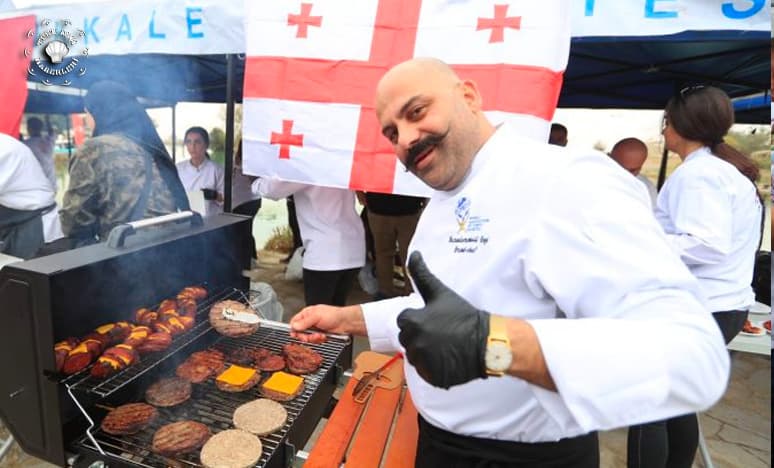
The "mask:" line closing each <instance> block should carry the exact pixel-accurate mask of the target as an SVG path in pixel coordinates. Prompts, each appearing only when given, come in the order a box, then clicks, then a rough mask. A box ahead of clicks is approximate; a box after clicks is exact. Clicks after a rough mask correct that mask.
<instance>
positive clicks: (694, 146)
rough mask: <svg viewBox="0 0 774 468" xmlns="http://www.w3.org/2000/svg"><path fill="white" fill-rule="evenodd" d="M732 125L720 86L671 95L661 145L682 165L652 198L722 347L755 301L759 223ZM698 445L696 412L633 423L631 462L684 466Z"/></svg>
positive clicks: (641, 466)
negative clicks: (728, 139)
mask: <svg viewBox="0 0 774 468" xmlns="http://www.w3.org/2000/svg"><path fill="white" fill-rule="evenodd" d="M733 123H734V108H733V105H732V104H731V100H730V99H729V98H728V96H727V95H726V94H725V93H724V92H723V91H722V90H720V89H718V88H713V87H709V86H695V87H690V88H686V89H684V90H683V91H681V92H680V93H679V94H678V95H677V96H675V97H673V98H672V99H670V100H669V102H668V103H667V106H666V110H665V111H664V127H663V130H662V132H663V134H664V144H665V145H666V147H667V149H668V150H670V151H672V152H675V153H677V154H678V155H679V156H680V159H681V160H682V164H680V166H678V167H677V169H675V171H674V172H673V173H672V175H671V176H670V177H669V178H668V179H667V181H666V183H665V184H664V186H663V187H662V188H661V192H660V193H659V196H658V201H657V203H656V218H657V219H658V221H659V223H661V225H662V226H663V228H664V231H666V234H667V240H668V241H669V244H670V246H671V247H672V249H673V250H674V251H675V252H676V253H677V254H679V255H680V258H681V259H682V260H683V262H685V264H686V265H687V266H688V269H689V270H690V271H691V273H693V275H694V276H695V277H696V278H697V279H698V280H699V286H700V287H701V292H702V295H703V296H704V298H705V299H706V303H707V307H708V309H709V310H710V311H711V312H712V315H713V317H714V318H715V320H716V321H717V324H718V326H719V328H720V330H721V332H722V333H723V338H724V340H725V342H726V344H727V343H729V342H730V341H731V340H732V339H733V338H734V337H735V336H736V335H737V334H738V333H739V332H740V331H741V330H742V327H743V326H744V322H745V320H747V311H748V310H749V308H750V306H752V304H753V303H754V302H755V294H754V292H753V290H752V287H751V285H750V283H751V281H752V277H753V266H754V263H755V252H756V251H757V250H758V248H759V245H760V240H761V233H762V228H763V226H762V224H761V223H762V219H763V211H762V210H763V208H762V206H763V205H762V203H761V199H760V196H759V195H758V190H757V188H756V186H755V181H756V180H758V177H759V174H758V167H757V166H756V165H755V163H754V162H753V161H752V160H751V159H750V158H749V157H747V156H746V155H744V154H742V153H740V152H739V151H738V150H736V149H735V148H733V147H732V146H730V145H729V144H727V143H725V142H724V141H723V137H724V136H725V135H726V133H727V132H728V130H729V129H730V128H731V125H732V124H733ZM696 385H701V383H700V382H696ZM698 444H699V426H698V420H697V419H696V415H695V414H693V413H691V414H687V415H684V416H680V417H676V418H672V419H669V420H666V421H659V422H654V423H651V424H646V425H642V426H637V427H632V428H631V429H630V430H629V437H628V451H627V459H628V466H629V468H650V467H659V468H660V467H670V468H681V467H685V468H689V467H690V466H691V464H692V463H693V459H694V457H695V455H696V448H697V447H698Z"/></svg>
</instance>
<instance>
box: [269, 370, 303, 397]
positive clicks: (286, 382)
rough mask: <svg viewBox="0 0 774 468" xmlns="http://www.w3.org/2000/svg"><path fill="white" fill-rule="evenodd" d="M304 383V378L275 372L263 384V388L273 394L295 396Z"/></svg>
mask: <svg viewBox="0 0 774 468" xmlns="http://www.w3.org/2000/svg"><path fill="white" fill-rule="evenodd" d="M303 383H304V378H303V377H299V376H297V375H293V374H288V373H286V372H275V373H274V374H272V376H271V377H269V379H268V380H266V382H264V383H263V388H265V389H266V390H271V391H273V392H279V393H285V394H287V395H293V394H294V393H296V391H298V387H300V386H301V384H303Z"/></svg>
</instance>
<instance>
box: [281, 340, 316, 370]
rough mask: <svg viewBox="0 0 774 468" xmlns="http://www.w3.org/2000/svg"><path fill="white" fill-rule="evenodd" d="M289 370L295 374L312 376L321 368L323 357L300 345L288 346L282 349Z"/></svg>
mask: <svg viewBox="0 0 774 468" xmlns="http://www.w3.org/2000/svg"><path fill="white" fill-rule="evenodd" d="M282 354H284V355H285V362H286V363H287V366H288V370H289V371H290V372H292V373H293V374H310V373H312V372H314V371H316V370H317V369H319V368H320V366H321V365H322V362H323V357H322V356H321V355H320V353H318V352H317V351H314V350H313V349H311V348H308V347H306V346H304V345H300V344H294V343H290V344H286V345H285V346H283V347H282Z"/></svg>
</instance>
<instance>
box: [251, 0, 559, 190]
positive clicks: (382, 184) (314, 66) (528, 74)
mask: <svg viewBox="0 0 774 468" xmlns="http://www.w3.org/2000/svg"><path fill="white" fill-rule="evenodd" d="M246 12H247V14H246V27H245V31H246V35H247V59H246V60H247V63H246V68H245V81H244V95H243V99H244V100H243V114H244V115H243V129H242V133H243V144H244V168H245V172H246V173H249V174H253V175H260V176H264V177H276V178H279V179H282V180H288V181H294V182H304V183H310V184H314V185H324V186H331V187H343V188H350V189H353V190H368V191H378V192H386V193H404V194H427V193H428V191H429V189H428V188H427V187H426V186H425V185H424V184H423V183H422V182H421V181H419V180H418V179H416V178H415V177H414V176H413V175H412V174H410V173H406V172H405V171H404V170H403V166H402V165H401V164H400V162H399V161H398V160H397V158H396V157H395V154H394V152H393V150H392V148H391V146H390V144H389V142H388V141H387V139H386V138H384V137H383V136H382V135H381V131H380V127H379V124H378V122H377V120H376V115H375V112H374V97H375V90H376V84H377V82H378V81H379V79H380V78H381V77H382V75H383V74H384V73H385V72H386V71H387V70H388V69H389V68H390V67H392V66H393V65H395V64H397V63H400V62H402V61H405V60H408V59H410V58H412V57H435V58H438V59H441V60H443V61H444V62H446V63H448V64H449V65H451V66H452V67H453V68H454V69H455V70H456V71H457V73H458V74H459V75H460V76H461V77H462V78H468V79H472V80H474V81H475V82H476V84H477V85H478V87H479V89H480V91H481V94H482V96H483V100H484V108H485V109H486V110H487V114H488V115H489V117H490V120H491V121H492V122H493V123H500V122H503V121H505V120H508V121H509V122H511V124H512V125H515V126H516V127H517V128H519V129H520V130H521V131H522V132H523V133H524V134H525V135H528V136H533V137H535V138H539V139H542V140H547V137H548V128H549V124H550V121H551V118H552V117H553V114H554V110H555V108H556V102H557V100H558V98H559V91H560V88H561V84H562V73H563V71H564V68H565V66H566V64H567V56H568V53H569V48H570V25H569V8H568V7H567V4H566V0H543V1H540V2H536V1H525V0H513V1H504V0H499V1H498V0H495V1H489V0H486V1H483V0H358V1H351V0H304V1H283V2H246Z"/></svg>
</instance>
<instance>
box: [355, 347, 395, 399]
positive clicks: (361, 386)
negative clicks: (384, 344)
mask: <svg viewBox="0 0 774 468" xmlns="http://www.w3.org/2000/svg"><path fill="white" fill-rule="evenodd" d="M402 357H403V354H401V353H396V354H395V356H393V357H391V358H390V359H389V360H388V361H387V362H385V363H384V365H382V367H380V368H378V369H376V371H374V372H372V373H370V374H367V375H366V374H363V377H361V378H360V382H358V383H357V385H355V388H354V389H352V395H354V396H355V397H357V396H358V395H361V394H362V395H366V394H367V393H368V392H364V390H366V389H367V388H368V387H369V385H370V386H371V387H373V386H375V384H374V383H373V382H374V381H375V380H379V377H381V375H382V374H383V373H384V371H386V370H387V369H388V368H389V367H390V366H391V365H393V364H394V363H395V361H397V360H398V359H400V358H402Z"/></svg>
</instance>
